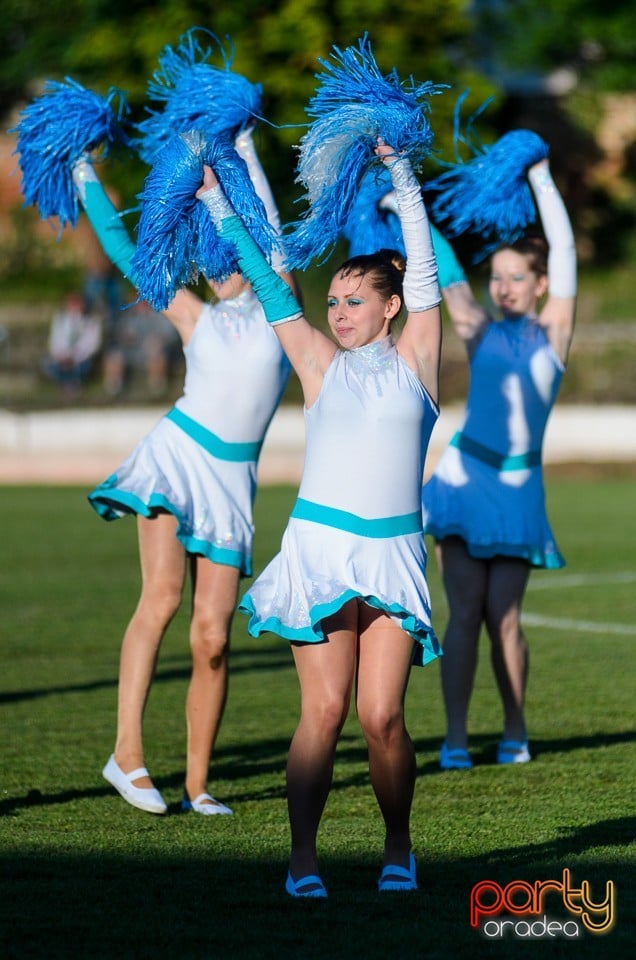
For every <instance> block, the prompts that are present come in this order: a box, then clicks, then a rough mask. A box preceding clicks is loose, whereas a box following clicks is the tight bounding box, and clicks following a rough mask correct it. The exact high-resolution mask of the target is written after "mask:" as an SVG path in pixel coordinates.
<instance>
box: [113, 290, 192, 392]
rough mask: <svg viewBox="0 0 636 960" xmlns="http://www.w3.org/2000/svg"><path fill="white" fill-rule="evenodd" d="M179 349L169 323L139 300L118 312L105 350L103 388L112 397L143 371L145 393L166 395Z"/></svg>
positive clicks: (178, 343) (179, 346)
mask: <svg viewBox="0 0 636 960" xmlns="http://www.w3.org/2000/svg"><path fill="white" fill-rule="evenodd" d="M180 348H181V341H180V340H179V336H178V334H177V332H176V330H175V328H174V327H173V325H172V324H171V323H170V321H169V320H168V319H167V317H165V316H164V315H163V314H161V313H156V312H155V311H154V310H153V308H152V307H151V306H150V304H149V303H147V301H145V300H140V301H139V302H138V303H136V304H134V306H131V307H128V308H127V309H124V310H121V311H120V312H119V315H118V318H117V323H116V326H115V328H114V330H113V332H112V336H111V338H110V341H109V343H108V344H107V346H106V348H105V350H104V363H103V377H104V389H105V391H106V393H108V394H109V395H110V396H111V397H114V396H117V395H118V394H120V393H121V391H122V390H123V388H124V386H125V383H126V380H127V379H128V377H129V376H131V375H134V374H135V373H136V371H138V370H143V371H144V372H145V376H146V386H147V389H148V392H149V393H150V394H151V396H153V397H160V396H162V395H163V394H165V392H166V389H167V386H168V375H169V373H170V366H171V364H172V363H173V362H174V360H175V358H176V356H177V354H178V351H179V350H180Z"/></svg>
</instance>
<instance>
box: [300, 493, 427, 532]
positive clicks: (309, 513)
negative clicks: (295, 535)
mask: <svg viewBox="0 0 636 960" xmlns="http://www.w3.org/2000/svg"><path fill="white" fill-rule="evenodd" d="M291 516H292V517H295V518H296V520H310V521H311V522H312V523H321V524H322V525H323V526H325V527H335V528H336V529H337V530H346V531H347V533H354V534H356V536H358V537H374V538H382V537H400V536H405V535H406V534H409V533H421V532H422V529H423V527H422V513H421V511H420V510H416V511H415V512H413V513H405V514H403V515H402V516H399V517H379V518H374V519H372V520H369V519H367V518H366V517H358V516H357V515H356V514H355V513H348V512H347V511H346V510H336V509H335V508H334V507H325V506H323V505H322V504H320V503H313V502H312V501H311V500H303V499H302V498H301V497H299V498H298V499H297V500H296V503H295V504H294V509H293V510H292V512H291Z"/></svg>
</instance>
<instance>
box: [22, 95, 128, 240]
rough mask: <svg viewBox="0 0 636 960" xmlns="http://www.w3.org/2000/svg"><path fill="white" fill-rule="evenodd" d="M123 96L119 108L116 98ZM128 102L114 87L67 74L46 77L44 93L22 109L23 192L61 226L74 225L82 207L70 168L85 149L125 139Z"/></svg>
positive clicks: (44, 215) (105, 147)
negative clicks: (98, 87) (93, 85)
mask: <svg viewBox="0 0 636 960" xmlns="http://www.w3.org/2000/svg"><path fill="white" fill-rule="evenodd" d="M115 97H119V106H118V109H117V110H116V111H115V109H114V106H113V101H114V99H115ZM127 111H128V106H127V104H126V102H125V100H124V98H123V96H122V94H121V93H120V92H119V91H117V90H115V89H114V88H111V89H110V90H109V92H108V94H107V95H106V97H101V96H100V95H99V94H97V93H94V92H93V91H92V90H87V89H86V88H85V87H83V86H82V85H81V84H79V83H77V82H76V81H75V80H71V79H69V78H68V77H67V78H66V80H65V81H64V82H58V81H55V80H48V81H47V82H46V83H45V85H44V93H43V94H42V96H40V97H37V98H36V99H35V100H34V101H33V102H32V103H30V104H29V105H28V106H27V107H25V109H24V110H23V111H22V113H21V114H20V119H19V121H18V124H17V126H16V127H14V128H13V129H12V131H11V132H13V133H17V135H18V140H17V147H16V150H15V152H16V153H17V154H19V165H20V169H21V172H22V193H23V195H24V198H25V205H26V206H28V205H30V204H33V205H34V206H35V207H37V209H38V212H39V214H40V216H41V217H42V218H43V219H48V218H49V217H59V219H60V223H61V226H62V227H63V226H64V225H65V224H66V223H70V224H72V226H75V225H76V223H77V218H78V216H79V212H80V206H79V201H78V198H77V192H76V190H75V187H74V185H73V178H72V170H73V166H74V165H75V163H76V161H77V160H78V159H79V158H80V157H81V156H82V154H84V153H87V152H90V151H94V150H96V149H101V150H102V152H103V154H106V153H107V152H108V149H109V147H110V145H111V144H112V143H114V142H118V141H119V142H122V143H127V136H126V134H125V132H124V130H123V128H122V126H121V121H122V117H123V116H124V115H125V113H127Z"/></svg>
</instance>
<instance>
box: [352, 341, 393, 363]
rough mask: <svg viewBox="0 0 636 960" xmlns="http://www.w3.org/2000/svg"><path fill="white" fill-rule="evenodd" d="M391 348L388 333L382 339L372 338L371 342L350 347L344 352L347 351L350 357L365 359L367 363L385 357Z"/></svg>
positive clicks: (375, 361)
mask: <svg viewBox="0 0 636 960" xmlns="http://www.w3.org/2000/svg"><path fill="white" fill-rule="evenodd" d="M392 348H393V340H392V338H391V335H390V334H389V335H388V336H386V337H383V338H382V340H374V341H373V343H365V344H364V345H363V346H361V347H352V349H351V350H346V351H345V353H348V354H349V355H350V356H352V357H356V358H358V357H359V358H360V359H361V360H366V361H368V362H369V363H377V362H378V361H379V360H383V359H385V358H386V357H387V356H388V355H389V353H390V352H391V350H392Z"/></svg>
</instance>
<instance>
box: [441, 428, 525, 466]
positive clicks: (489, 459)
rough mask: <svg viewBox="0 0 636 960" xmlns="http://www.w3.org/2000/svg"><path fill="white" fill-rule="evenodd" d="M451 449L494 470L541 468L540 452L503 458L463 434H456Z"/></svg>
mask: <svg viewBox="0 0 636 960" xmlns="http://www.w3.org/2000/svg"><path fill="white" fill-rule="evenodd" d="M450 444H451V446H452V447H457V449H458V450H461V451H462V453H467V454H468V455H469V456H470V457H474V458H475V460H481V462H482V463H487V464H488V466H489V467H494V468H495V470H500V471H504V470H527V469H528V468H529V467H539V466H541V451H540V450H528V452H527V453H516V454H512V455H510V456H504V455H503V454H501V453H497V451H496V450H491V449H490V447H484V445H483V444H481V443H477V441H476V440H471V439H470V437H467V436H466V434H465V433H456V434H455V436H454V437H453V438H452V440H451V442H450Z"/></svg>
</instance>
